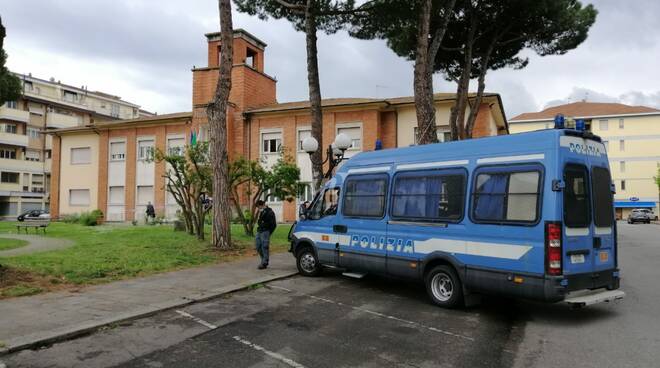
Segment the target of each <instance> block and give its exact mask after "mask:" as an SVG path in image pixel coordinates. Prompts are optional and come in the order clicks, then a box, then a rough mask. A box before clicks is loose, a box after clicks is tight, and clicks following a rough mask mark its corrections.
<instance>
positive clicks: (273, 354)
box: [234, 336, 305, 368]
mask: <svg viewBox="0 0 660 368" xmlns="http://www.w3.org/2000/svg"><path fill="white" fill-rule="evenodd" d="M234 340H236V341H238V342H240V343H241V344H244V345H247V346H249V347H251V348H252V349H254V350H257V351H261V352H262V353H264V354H266V355H268V356H269V357H271V358H274V359H277V360H279V361H280V362H282V363H286V364H287V365H289V366H291V367H294V368H305V366H304V365H302V364H300V363H298V362H296V361H294V360H292V359H289V358H287V357H285V356H283V355H282V354H278V353H276V352H274V351H270V350H266V349H264V348H263V347H261V346H259V345H257V344H254V343H251V342H249V341H247V340H245V339H243V338H241V337H240V336H234Z"/></svg>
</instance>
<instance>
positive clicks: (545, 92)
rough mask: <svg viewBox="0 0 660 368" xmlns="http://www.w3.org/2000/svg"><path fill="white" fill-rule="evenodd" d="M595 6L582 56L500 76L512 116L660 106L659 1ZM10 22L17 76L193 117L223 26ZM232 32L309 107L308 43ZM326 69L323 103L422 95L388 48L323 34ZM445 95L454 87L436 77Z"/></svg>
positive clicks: (54, 4) (210, 6)
mask: <svg viewBox="0 0 660 368" xmlns="http://www.w3.org/2000/svg"><path fill="white" fill-rule="evenodd" d="M586 2H592V3H593V4H594V5H595V6H596V8H597V9H598V10H599V12H600V13H599V15H598V18H597V21H596V24H595V25H594V27H593V28H592V29H591V31H590V34H589V38H588V39H587V41H586V42H585V43H583V44H582V45H581V46H580V47H579V48H578V49H576V50H573V51H571V52H569V53H568V54H566V55H562V56H548V57H543V58H541V57H538V56H535V55H531V56H530V59H531V61H530V64H529V66H528V67H527V68H525V69H523V70H500V71H496V72H492V73H490V75H489V77H488V78H487V90H488V91H491V92H498V93H500V94H501V95H502V98H503V101H504V106H505V109H506V112H507V116H509V117H513V116H515V115H517V114H519V113H522V112H527V111H538V110H539V109H542V108H544V107H546V106H548V105H555V104H559V103H563V102H566V101H577V100H582V99H585V98H586V99H587V100H588V101H607V102H610V101H621V102H623V103H628V104H643V105H648V106H654V107H658V108H660V72H659V71H658V64H659V61H660V23H658V22H657V14H660V1H657V0H631V1H618V0H593V1H592V0H589V1H586ZM183 4H185V5H183ZM0 15H1V16H2V20H3V23H4V24H5V26H6V27H7V34H8V37H7V39H6V40H5V45H6V51H7V52H8V54H9V60H8V66H9V68H10V69H11V70H13V71H16V72H19V73H32V74H33V76H36V77H41V78H44V79H48V78H50V77H54V78H55V79H58V80H61V81H62V82H63V83H67V84H72V85H76V86H82V85H86V86H88V88H89V89H90V90H100V91H104V92H107V93H111V94H115V95H118V96H121V97H122V98H123V99H125V100H128V101H131V102H134V103H137V104H139V105H142V107H143V108H145V109H147V110H151V111H156V112H158V113H169V112H177V111H185V110H190V109H191V88H192V74H191V72H190V69H191V68H192V67H193V65H196V66H205V65H206V44H205V38H204V33H207V32H211V31H215V30H217V29H218V28H219V26H218V10H217V1H216V0H194V1H180V0H93V1H90V0H4V1H2V3H1V4H0ZM234 27H235V28H239V27H240V28H244V29H246V30H247V31H249V32H250V33H252V34H254V35H255V36H257V37H259V38H260V39H262V40H263V41H265V42H266V43H267V44H268V48H267V49H266V60H265V62H266V72H267V73H268V74H270V75H272V76H274V77H276V78H277V80H278V85H277V98H278V101H280V102H286V101H294V100H304V99H306V98H307V97H308V95H307V79H306V69H305V68H306V61H305V39H304V34H302V33H298V32H295V31H294V30H293V28H292V27H291V25H290V24H289V23H288V22H286V21H275V20H270V21H261V20H259V19H257V18H256V17H250V16H247V15H245V14H240V13H236V12H234ZM319 60H320V72H321V90H322V94H323V97H391V96H407V95H412V90H413V89H412V63H411V62H408V61H406V60H404V59H402V58H399V57H397V56H396V55H395V54H394V53H393V52H391V51H390V50H389V49H388V48H387V46H386V45H385V42H384V41H379V40H376V41H360V40H356V39H352V38H350V37H349V36H348V35H347V34H346V33H342V32H340V33H338V34H335V35H331V36H320V37H319ZM435 89H436V91H441V92H453V91H454V86H452V85H451V84H450V83H448V82H446V81H444V80H443V78H442V76H439V75H438V76H436V78H435Z"/></svg>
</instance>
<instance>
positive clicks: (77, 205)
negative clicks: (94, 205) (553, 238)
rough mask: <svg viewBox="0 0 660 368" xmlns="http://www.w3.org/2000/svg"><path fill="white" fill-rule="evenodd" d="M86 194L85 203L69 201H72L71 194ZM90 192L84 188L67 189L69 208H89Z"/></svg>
mask: <svg viewBox="0 0 660 368" xmlns="http://www.w3.org/2000/svg"><path fill="white" fill-rule="evenodd" d="M74 191H75V192H87V203H73V202H72V201H71V199H72V197H73V196H72V194H73V192H74ZM91 194H92V193H91V191H90V190H89V189H86V188H78V189H69V206H71V207H89V204H90V202H91Z"/></svg>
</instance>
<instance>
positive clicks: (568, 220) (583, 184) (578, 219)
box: [564, 165, 591, 227]
mask: <svg viewBox="0 0 660 368" xmlns="http://www.w3.org/2000/svg"><path fill="white" fill-rule="evenodd" d="M564 182H565V184H566V187H565V188H564V223H565V224H566V226H568V227H587V226H589V223H590V222H591V213H590V212H589V189H588V186H587V168H586V167H584V166H582V165H566V168H565V169H564Z"/></svg>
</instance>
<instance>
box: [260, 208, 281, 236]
mask: <svg viewBox="0 0 660 368" xmlns="http://www.w3.org/2000/svg"><path fill="white" fill-rule="evenodd" d="M276 227H277V220H276V219H275V212H273V210H272V209H271V208H270V207H264V209H263V210H261V212H260V213H259V219H258V220H257V232H262V231H268V232H269V233H271V234H272V233H273V231H275V228H276Z"/></svg>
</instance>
